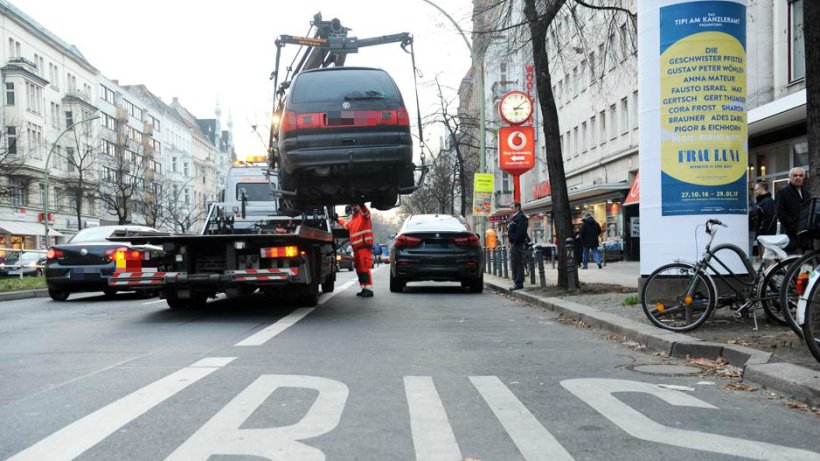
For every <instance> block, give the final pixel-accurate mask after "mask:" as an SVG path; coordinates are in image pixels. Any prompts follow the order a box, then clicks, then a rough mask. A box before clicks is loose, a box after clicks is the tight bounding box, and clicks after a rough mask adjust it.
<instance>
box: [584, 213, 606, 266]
mask: <svg viewBox="0 0 820 461" xmlns="http://www.w3.org/2000/svg"><path fill="white" fill-rule="evenodd" d="M600 235H601V225H600V224H598V221H596V220H595V218H594V217H592V214H591V213H589V212H586V213H584V221H583V223H582V224H581V230H580V231H578V238H579V239H580V240H581V245H583V247H584V253H583V256H582V263H581V264H582V265H581V269H586V268H587V265H588V264H589V253H590V251H592V256H593V257H594V258H595V262H596V263H598V269H602V268H603V266H601V255H600V253H598V237H599V236H600Z"/></svg>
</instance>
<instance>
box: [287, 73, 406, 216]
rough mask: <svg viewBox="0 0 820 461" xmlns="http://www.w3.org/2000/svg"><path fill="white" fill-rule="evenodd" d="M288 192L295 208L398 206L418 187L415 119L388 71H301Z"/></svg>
mask: <svg viewBox="0 0 820 461" xmlns="http://www.w3.org/2000/svg"><path fill="white" fill-rule="evenodd" d="M279 158H280V163H281V168H280V180H281V188H282V189H284V190H286V191H294V192H295V191H298V195H297V196H296V197H298V198H297V200H296V203H295V206H297V207H302V206H307V205H316V204H330V205H333V204H341V203H358V202H372V206H373V207H374V208H376V209H380V210H386V209H390V208H392V207H393V206H395V204H396V200H397V199H398V194H400V193H409V192H412V190H413V185H414V175H413V172H414V169H415V165H413V141H412V138H411V137H410V117H409V116H408V114H407V109H406V108H405V107H404V100H403V99H402V97H401V93H400V92H399V89H398V87H397V86H396V83H395V82H394V81H393V79H392V78H391V77H390V75H388V74H387V72H385V71H383V70H381V69H372V68H365V67H333V68H326V69H316V70H311V71H305V72H302V73H300V74H299V75H298V76H297V77H296V78H295V79H294V81H293V83H292V84H291V86H290V93H289V95H288V98H287V101H286V103H285V107H284V110H283V114H282V121H281V123H280V125H279Z"/></svg>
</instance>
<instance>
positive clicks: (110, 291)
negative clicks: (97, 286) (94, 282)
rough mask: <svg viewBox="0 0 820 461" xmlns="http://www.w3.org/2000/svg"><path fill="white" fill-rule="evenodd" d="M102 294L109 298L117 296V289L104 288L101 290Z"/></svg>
mask: <svg viewBox="0 0 820 461" xmlns="http://www.w3.org/2000/svg"><path fill="white" fill-rule="evenodd" d="M103 293H104V294H105V296H107V297H109V298H110V297H112V296H114V295H115V294H117V289H116V288H105V289H103Z"/></svg>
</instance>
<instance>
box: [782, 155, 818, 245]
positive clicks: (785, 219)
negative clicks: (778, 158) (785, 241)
mask: <svg viewBox="0 0 820 461" xmlns="http://www.w3.org/2000/svg"><path fill="white" fill-rule="evenodd" d="M805 179H806V172H805V170H803V169H802V168H799V167H797V168H792V169H791V171H789V184H788V185H787V186H786V187H784V188H782V189H780V190H779V191H777V198H776V199H775V202H774V203H775V212H776V213H777V219H778V220H779V221H780V230H781V231H782V232H783V233H784V234H786V235H787V236H788V237H789V245H788V246H787V247H786V250H787V251H788V252H789V253H792V254H793V253H802V252H803V250H805V249H807V248H811V240H808V239H801V238H800V237H798V236H797V230H798V226H799V224H800V207H801V206H802V204H803V202H805V201H807V200H808V199H809V194H808V192H807V191H805V190H803V181H804V180H805Z"/></svg>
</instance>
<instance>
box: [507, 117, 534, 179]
mask: <svg viewBox="0 0 820 461" xmlns="http://www.w3.org/2000/svg"><path fill="white" fill-rule="evenodd" d="M498 152H499V153H500V155H499V156H498V164H499V165H498V166H499V168H501V169H502V170H504V171H506V172H507V173H509V174H511V175H514V176H518V175H521V174H524V173H526V172H527V171H529V170H531V169H532V168H533V167H534V166H535V129H533V127H531V126H502V127H501V128H499V130H498Z"/></svg>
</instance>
